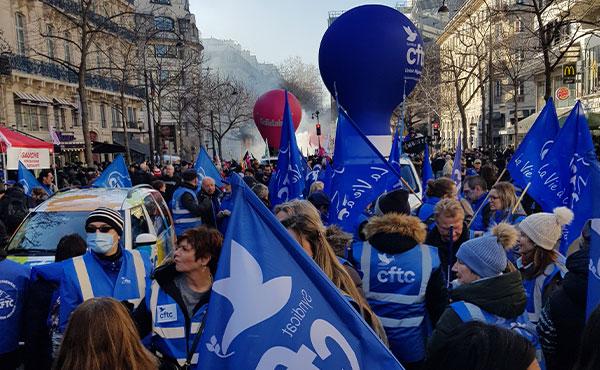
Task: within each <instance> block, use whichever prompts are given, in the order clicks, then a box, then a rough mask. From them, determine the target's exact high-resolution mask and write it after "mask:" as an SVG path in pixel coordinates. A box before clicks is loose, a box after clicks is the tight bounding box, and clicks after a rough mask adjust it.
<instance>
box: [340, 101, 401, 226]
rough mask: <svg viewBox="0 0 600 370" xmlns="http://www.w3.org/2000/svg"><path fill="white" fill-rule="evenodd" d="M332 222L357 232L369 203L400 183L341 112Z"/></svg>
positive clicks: (391, 168) (390, 168)
mask: <svg viewBox="0 0 600 370" xmlns="http://www.w3.org/2000/svg"><path fill="white" fill-rule="evenodd" d="M338 112H339V113H338V125H337V131H336V136H335V152H334V156H333V158H334V162H333V175H332V178H331V187H330V189H331V190H330V191H329V195H330V196H331V206H330V207H329V223H330V224H337V225H339V226H340V227H341V228H342V229H344V230H345V231H347V232H350V233H354V231H355V228H356V226H357V225H356V224H357V220H358V218H359V216H360V215H361V214H362V212H363V211H364V209H365V208H366V207H367V205H368V204H369V203H371V202H372V201H374V200H375V199H377V197H378V196H379V195H380V194H382V193H384V192H385V191H386V190H388V189H389V184H392V183H398V182H399V181H400V180H399V179H400V174H399V173H398V172H397V171H396V170H395V169H394V168H393V167H392V166H391V165H390V163H389V162H388V161H387V160H386V159H385V158H384V157H383V156H382V155H381V153H379V151H377V149H376V148H375V147H374V146H373V144H372V143H371V142H370V141H369V139H367V138H366V137H365V135H364V134H363V133H362V132H361V131H360V129H359V128H358V127H357V126H356V124H355V123H354V122H352V120H351V119H350V118H349V117H348V116H347V115H346V113H345V112H344V111H343V110H342V109H339V110H338Z"/></svg>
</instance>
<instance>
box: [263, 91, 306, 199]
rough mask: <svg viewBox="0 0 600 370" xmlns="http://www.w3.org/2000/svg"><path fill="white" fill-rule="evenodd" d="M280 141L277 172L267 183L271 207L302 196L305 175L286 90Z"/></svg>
mask: <svg viewBox="0 0 600 370" xmlns="http://www.w3.org/2000/svg"><path fill="white" fill-rule="evenodd" d="M280 143H281V144H280V146H279V156H278V157H277V172H276V173H275V174H273V176H272V178H271V183H269V197H270V198H271V204H272V205H273V207H275V206H276V205H278V204H281V203H284V202H287V201H290V200H292V199H298V198H302V197H303V192H304V183H305V176H306V175H305V167H304V163H303V159H302V155H301V154H300V150H299V149H298V144H297V143H296V134H295V133H294V124H293V123H292V112H291V111H290V106H289V104H288V93H287V91H286V93H285V107H284V111H283V123H282V125H281V140H280Z"/></svg>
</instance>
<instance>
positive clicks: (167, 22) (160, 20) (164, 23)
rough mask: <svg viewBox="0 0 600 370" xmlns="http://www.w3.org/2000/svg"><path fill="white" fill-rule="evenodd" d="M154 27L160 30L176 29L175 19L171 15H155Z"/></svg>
mask: <svg viewBox="0 0 600 370" xmlns="http://www.w3.org/2000/svg"><path fill="white" fill-rule="evenodd" d="M154 27H155V28H156V29H157V30H159V31H174V30H175V21H174V20H173V19H171V18H169V17H154Z"/></svg>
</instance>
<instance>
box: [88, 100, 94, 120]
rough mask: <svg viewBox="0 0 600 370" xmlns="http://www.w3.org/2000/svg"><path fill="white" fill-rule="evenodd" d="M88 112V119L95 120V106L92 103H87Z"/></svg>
mask: <svg viewBox="0 0 600 370" xmlns="http://www.w3.org/2000/svg"><path fill="white" fill-rule="evenodd" d="M87 114H88V121H93V120H94V106H93V105H92V104H91V103H87Z"/></svg>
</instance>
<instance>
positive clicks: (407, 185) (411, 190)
mask: <svg viewBox="0 0 600 370" xmlns="http://www.w3.org/2000/svg"><path fill="white" fill-rule="evenodd" d="M400 181H402V184H404V186H406V187H407V188H408V190H409V191H410V193H411V194H412V195H414V196H415V197H416V198H417V200H418V201H419V202H421V204H424V202H423V199H421V197H419V195H417V193H416V192H415V189H413V188H412V187H411V186H410V185H409V184H408V183H407V182H406V180H404V179H403V178H402V176H400Z"/></svg>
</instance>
